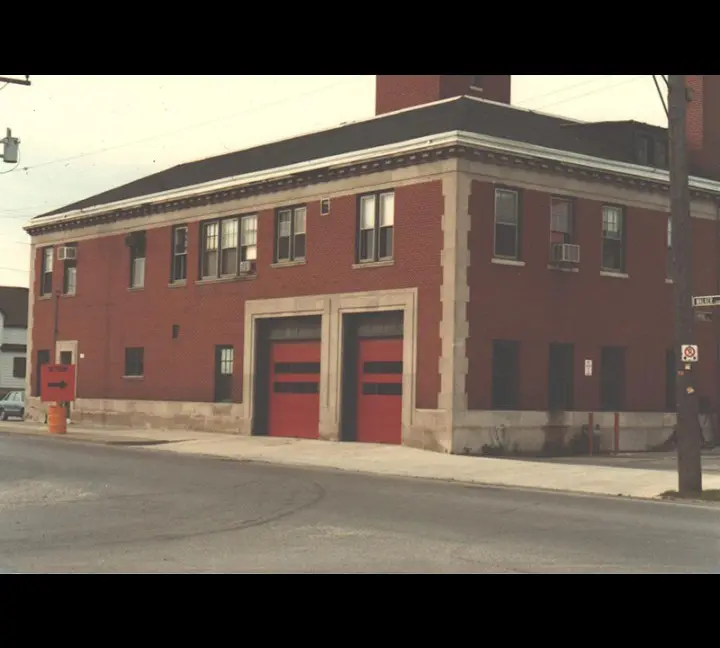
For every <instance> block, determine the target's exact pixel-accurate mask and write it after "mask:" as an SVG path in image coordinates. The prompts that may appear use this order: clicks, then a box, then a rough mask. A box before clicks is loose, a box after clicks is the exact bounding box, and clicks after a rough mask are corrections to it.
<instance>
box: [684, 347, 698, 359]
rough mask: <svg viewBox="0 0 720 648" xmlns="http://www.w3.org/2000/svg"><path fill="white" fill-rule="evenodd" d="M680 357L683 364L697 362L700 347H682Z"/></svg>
mask: <svg viewBox="0 0 720 648" xmlns="http://www.w3.org/2000/svg"><path fill="white" fill-rule="evenodd" d="M680 356H681V359H682V361H683V362H697V361H698V347H697V344H683V345H682V346H681V347H680Z"/></svg>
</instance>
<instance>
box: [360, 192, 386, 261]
mask: <svg viewBox="0 0 720 648" xmlns="http://www.w3.org/2000/svg"><path fill="white" fill-rule="evenodd" d="M394 230H395V192H393V191H386V192H381V193H375V194H367V195H365V196H360V201H359V214H358V245H357V260H358V262H359V263H372V262H376V261H387V260H390V259H392V258H393V245H394Z"/></svg>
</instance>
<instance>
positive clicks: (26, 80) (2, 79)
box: [0, 74, 32, 86]
mask: <svg viewBox="0 0 720 648" xmlns="http://www.w3.org/2000/svg"><path fill="white" fill-rule="evenodd" d="M0 83H13V84H15V85H24V86H29V85H32V83H30V75H29V74H26V75H25V78H24V79H13V78H12V77H6V76H0Z"/></svg>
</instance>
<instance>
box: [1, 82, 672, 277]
mask: <svg viewBox="0 0 720 648" xmlns="http://www.w3.org/2000/svg"><path fill="white" fill-rule="evenodd" d="M5 76H13V77H14V78H22V75H5ZM30 79H31V82H32V85H31V86H29V87H26V86H18V85H7V86H3V85H2V84H0V136H2V137H4V134H5V129H6V128H8V127H9V128H11V129H12V134H13V136H14V137H18V138H20V162H19V164H18V165H17V166H16V165H11V164H4V163H3V161H2V160H0V286H27V285H28V280H29V275H30V272H29V267H30V257H29V251H30V245H29V240H30V239H29V237H28V235H27V234H26V233H25V232H24V231H23V226H24V225H25V224H27V222H28V221H29V220H30V219H31V218H32V217H33V216H36V215H38V214H41V213H43V212H46V211H50V210H52V209H56V208H58V207H62V206H64V205H67V204H69V203H72V202H74V201H76V200H80V199H82V198H86V197H88V196H91V195H94V194H97V193H100V192H101V191H105V190H107V189H111V188H112V187H116V186H118V185H122V184H125V183H127V182H131V181H132V180H136V179H137V178H141V177H143V176H146V175H149V174H150V173H155V172H157V171H161V170H163V169H166V168H168V167H171V166H174V165H176V164H179V163H182V162H187V161H190V160H196V159H200V158H204V157H209V156H213V155H219V154H222V153H226V152H229V151H237V150H240V149H244V148H248V147H251V146H255V145H258V144H262V143H263V142H269V141H273V140H278V139H284V138H286V137H292V136H293V135H296V134H300V133H304V132H308V131H314V130H322V129H324V128H330V127H332V126H336V125H339V124H342V123H343V122H349V121H354V120H358V119H366V118H369V117H372V116H373V114H374V108H375V77H374V76H372V75H362V76H358V75H354V76H353V75H302V76H301V75H255V76H242V75H232V76H228V75H225V76H221V75H215V76H209V75H192V76H189V75H140V76H134V75H97V76H93V75H73V76H68V75H54V76H48V75H37V76H35V75H31V77H30ZM512 103H513V104H514V105H516V106H520V107H523V108H530V109H533V110H539V111H542V112H547V113H552V114H557V115H562V116H566V117H571V118H575V119H581V120H588V121H593V120H622V119H635V120H637V121H643V122H647V123H651V124H657V125H663V126H665V125H666V123H667V119H666V117H665V114H664V112H663V108H662V104H661V102H660V99H659V97H658V95H657V91H656V89H655V86H654V84H653V81H652V76H651V75H635V76H629V75H594V76H580V75H554V76H543V75H516V76H513V80H512ZM0 150H1V149H0Z"/></svg>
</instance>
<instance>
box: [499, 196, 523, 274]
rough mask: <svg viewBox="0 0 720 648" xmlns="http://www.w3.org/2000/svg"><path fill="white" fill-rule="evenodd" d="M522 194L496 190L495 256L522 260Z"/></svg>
mask: <svg viewBox="0 0 720 648" xmlns="http://www.w3.org/2000/svg"><path fill="white" fill-rule="evenodd" d="M520 225H521V223H520V194H519V192H517V191H515V190H513V189H496V190H495V256H496V257H497V258H500V259H515V260H519V259H520Z"/></svg>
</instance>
